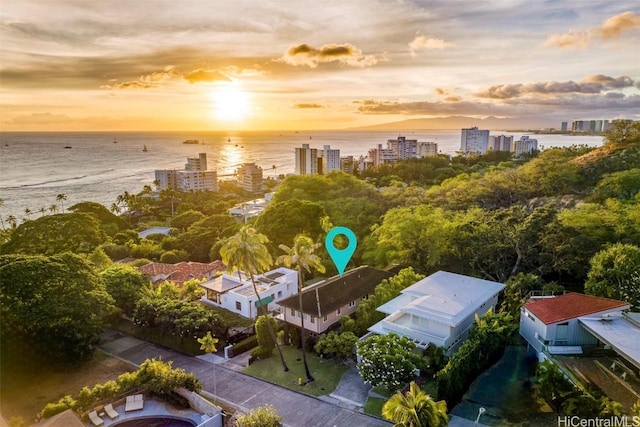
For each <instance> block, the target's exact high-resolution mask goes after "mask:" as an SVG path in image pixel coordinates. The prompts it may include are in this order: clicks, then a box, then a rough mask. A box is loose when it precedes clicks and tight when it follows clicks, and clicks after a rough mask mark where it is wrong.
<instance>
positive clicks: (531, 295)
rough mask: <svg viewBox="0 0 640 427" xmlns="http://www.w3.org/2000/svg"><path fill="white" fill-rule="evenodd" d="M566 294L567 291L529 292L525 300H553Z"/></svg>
mask: <svg viewBox="0 0 640 427" xmlns="http://www.w3.org/2000/svg"><path fill="white" fill-rule="evenodd" d="M566 293H567V291H529V293H528V294H527V295H526V296H525V297H524V299H525V300H528V299H530V298H553V297H557V296H559V295H564V294H566Z"/></svg>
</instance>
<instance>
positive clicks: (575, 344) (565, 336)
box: [520, 292, 630, 358]
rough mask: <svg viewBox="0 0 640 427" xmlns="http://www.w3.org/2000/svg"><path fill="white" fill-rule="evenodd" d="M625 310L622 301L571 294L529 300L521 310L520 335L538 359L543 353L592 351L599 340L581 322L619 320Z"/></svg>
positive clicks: (625, 307)
mask: <svg viewBox="0 0 640 427" xmlns="http://www.w3.org/2000/svg"><path fill="white" fill-rule="evenodd" d="M629 308H630V305H629V304H628V303H626V302H623V301H617V300H613V299H609V298H602V297H596V296H593V295H585V294H579V293H575V292H571V293H567V294H564V295H559V296H552V297H542V298H531V299H529V301H527V302H526V303H525V304H524V306H523V307H522V310H521V314H520V335H522V337H523V338H524V339H525V340H526V341H527V343H528V344H529V348H530V349H533V350H534V351H535V352H536V353H538V356H539V358H541V357H542V355H543V354H544V353H547V354H582V352H583V349H586V348H591V347H595V346H596V345H597V344H598V342H599V339H598V338H597V337H596V336H595V335H594V334H593V333H591V332H590V331H589V330H588V328H586V327H584V325H583V322H581V320H583V319H585V320H586V319H596V320H597V321H598V322H601V323H602V322H608V321H610V320H612V319H613V318H614V317H622V312H623V310H628V309H629ZM608 319H609V320H608ZM586 321H587V322H588V320H586Z"/></svg>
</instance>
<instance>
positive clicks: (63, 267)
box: [0, 253, 114, 363]
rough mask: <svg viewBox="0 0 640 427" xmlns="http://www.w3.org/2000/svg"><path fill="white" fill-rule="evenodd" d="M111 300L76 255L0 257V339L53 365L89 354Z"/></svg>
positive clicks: (90, 269) (85, 263) (80, 358)
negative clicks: (27, 348) (43, 356)
mask: <svg viewBox="0 0 640 427" xmlns="http://www.w3.org/2000/svg"><path fill="white" fill-rule="evenodd" d="M113 309H114V306H113V299H112V298H111V297H110V296H109V294H108V293H107V291H106V289H105V287H104V284H103V283H102V281H101V280H100V278H99V277H98V275H97V274H96V273H95V272H94V270H93V267H92V266H91V264H90V263H88V262H87V261H85V260H84V259H83V258H81V257H80V256H78V255H73V254H70V253H64V254H60V255H53V256H44V255H4V256H0V316H1V320H2V329H1V337H2V340H3V341H4V342H5V343H6V342H7V341H6V340H9V341H12V342H14V341H17V342H21V343H23V344H28V345H30V346H33V349H35V350H36V351H42V352H46V354H47V355H48V356H49V357H50V358H51V359H53V360H54V361H57V362H64V363H75V362H78V361H80V360H83V359H85V358H86V357H87V356H89V355H90V354H92V352H93V350H94V349H95V346H96V345H97V343H98V341H99V337H100V333H101V332H102V330H103V328H104V325H105V324H104V317H105V316H106V315H108V314H110V313H111V312H112V311H113Z"/></svg>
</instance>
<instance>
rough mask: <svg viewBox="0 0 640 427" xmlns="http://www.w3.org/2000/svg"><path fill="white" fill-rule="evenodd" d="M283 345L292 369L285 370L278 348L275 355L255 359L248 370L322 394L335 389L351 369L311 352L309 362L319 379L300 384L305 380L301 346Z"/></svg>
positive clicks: (245, 371)
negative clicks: (299, 381)
mask: <svg viewBox="0 0 640 427" xmlns="http://www.w3.org/2000/svg"><path fill="white" fill-rule="evenodd" d="M281 348H282V353H283V354H284V358H285V361H286V362H287V366H288V367H289V371H288V372H283V371H282V365H281V364H280V357H279V356H278V351H277V350H275V349H274V351H273V356H271V357H270V358H269V359H265V360H259V361H257V362H254V363H253V364H251V366H249V367H247V368H245V369H244V373H245V374H248V375H251V376H253V377H256V378H260V379H263V380H265V381H269V382H271V383H274V384H278V385H280V386H282V387H287V388H290V389H292V390H296V391H299V392H301V393H306V394H311V395H313V396H321V395H323V394H329V393H331V392H332V391H333V390H335V388H336V386H337V385H338V383H339V382H340V379H341V378H342V375H343V374H344V373H345V371H346V370H347V369H349V368H348V367H347V366H346V365H344V364H342V363H336V362H333V361H331V360H326V359H321V358H319V357H318V356H316V355H315V354H307V363H308V364H309V369H310V371H311V375H313V376H314V378H315V381H313V382H311V383H309V384H307V385H304V386H300V385H298V378H302V379H303V380H304V379H305V374H304V365H303V363H302V353H301V351H300V349H298V348H293V347H290V346H281Z"/></svg>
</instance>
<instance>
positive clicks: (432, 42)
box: [409, 33, 453, 57]
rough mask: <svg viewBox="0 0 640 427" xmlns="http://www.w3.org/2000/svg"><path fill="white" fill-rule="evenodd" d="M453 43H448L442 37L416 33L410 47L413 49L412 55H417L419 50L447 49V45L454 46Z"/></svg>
mask: <svg viewBox="0 0 640 427" xmlns="http://www.w3.org/2000/svg"><path fill="white" fill-rule="evenodd" d="M452 46H453V44H452V43H447V42H445V41H444V40H442V39H434V38H430V37H427V36H423V35H420V33H418V34H416V36H415V37H414V39H413V40H411V42H410V43H409V49H410V51H411V56H413V57H416V56H417V53H416V52H418V51H421V50H432V49H439V50H441V49H445V48H447V47H452Z"/></svg>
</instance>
